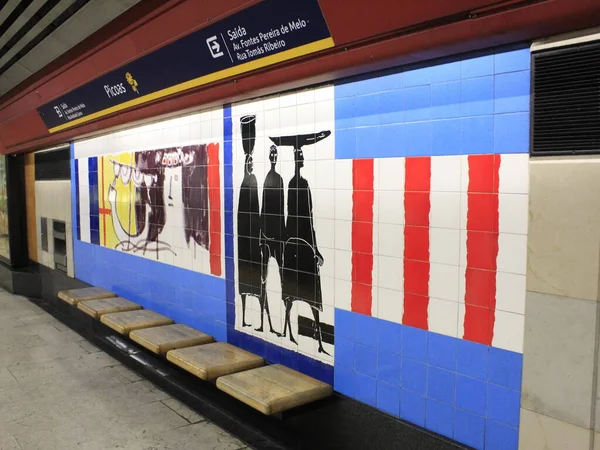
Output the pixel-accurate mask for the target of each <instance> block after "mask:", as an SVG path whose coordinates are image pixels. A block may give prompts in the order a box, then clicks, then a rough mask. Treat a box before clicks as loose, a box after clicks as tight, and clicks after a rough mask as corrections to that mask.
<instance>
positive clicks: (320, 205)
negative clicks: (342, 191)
mask: <svg viewBox="0 0 600 450" xmlns="http://www.w3.org/2000/svg"><path fill="white" fill-rule="evenodd" d="M316 194H317V192H316V191H315V192H314V194H313V195H314V197H313V216H314V217H315V221H316V219H317V218H319V217H320V218H323V219H335V195H336V191H335V190H333V189H319V190H318V201H317V199H316Z"/></svg>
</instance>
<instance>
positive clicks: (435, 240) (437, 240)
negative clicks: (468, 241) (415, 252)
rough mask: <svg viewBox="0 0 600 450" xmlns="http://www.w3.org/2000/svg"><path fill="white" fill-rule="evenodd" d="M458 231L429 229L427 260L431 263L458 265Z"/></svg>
mask: <svg viewBox="0 0 600 450" xmlns="http://www.w3.org/2000/svg"><path fill="white" fill-rule="evenodd" d="M459 252H460V230H451V229H450V228H430V229H429V260H430V261H431V262H433V263H441V264H450V265H454V266H458V265H459V264H460V255H459Z"/></svg>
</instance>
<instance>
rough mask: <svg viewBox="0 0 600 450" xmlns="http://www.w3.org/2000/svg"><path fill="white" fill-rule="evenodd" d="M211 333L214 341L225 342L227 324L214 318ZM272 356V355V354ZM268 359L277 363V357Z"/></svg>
mask: <svg viewBox="0 0 600 450" xmlns="http://www.w3.org/2000/svg"><path fill="white" fill-rule="evenodd" d="M213 333H214V334H213V337H214V338H215V340H216V341H219V342H227V324H226V323H225V322H221V321H220V320H215V321H214V327H213ZM270 347H275V346H274V345H271V346H270ZM275 348H277V347H275ZM267 356H268V354H267ZM272 356H274V354H273V355H272ZM269 361H270V362H271V363H273V364H278V363H279V358H273V359H269ZM275 361H277V363H275Z"/></svg>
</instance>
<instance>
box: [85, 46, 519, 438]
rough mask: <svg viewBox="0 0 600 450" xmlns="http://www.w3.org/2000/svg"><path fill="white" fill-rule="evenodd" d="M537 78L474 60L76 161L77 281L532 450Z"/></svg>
mask: <svg viewBox="0 0 600 450" xmlns="http://www.w3.org/2000/svg"><path fill="white" fill-rule="evenodd" d="M529 58H530V56H529V51H528V49H526V48H514V49H499V50H496V51H490V52H486V53H481V54H476V55H467V56H464V57H462V58H454V59H452V60H448V61H443V62H435V63H429V64H427V65H422V66H419V67H413V68H407V69H405V70H397V71H394V72H390V73H385V74H376V76H370V77H363V78H362V79H360V80H353V81H351V82H344V83H338V84H336V85H335V86H333V85H330V86H322V87H318V88H314V89H308V90H302V91H298V92H291V93H284V94H281V95H276V96H272V97H269V98H264V99H258V100H252V101H248V102H244V103H240V104H235V105H231V106H230V105H226V106H224V107H223V108H222V109H218V110H215V111H209V112H205V113H201V114H197V115H193V116H189V117H184V118H180V119H175V120H171V121H167V122H161V123H159V124H155V125H151V126H147V127H143V128H137V129H134V130H130V131H128V132H119V133H117V134H114V135H110V136H106V137H101V138H97V139H94V140H90V141H86V142H83V143H77V144H75V149H74V157H75V161H74V170H75V172H76V175H77V177H78V182H77V186H78V189H77V190H76V192H74V201H77V208H74V209H77V211H78V212H77V215H78V219H79V221H78V234H79V236H80V241H78V242H77V243H76V276H77V277H78V278H81V279H84V280H85V281H89V282H91V283H94V284H97V285H102V286H106V287H109V288H113V289H115V290H116V291H117V292H118V293H120V294H121V295H124V296H129V297H131V298H132V300H137V301H140V302H141V303H142V304H144V305H146V306H147V307H152V308H154V309H156V310H157V311H159V312H163V313H165V314H168V315H170V316H171V317H173V318H174V319H175V320H177V321H180V322H184V323H188V324H190V325H192V326H196V327H197V328H200V329H202V330H203V331H206V332H209V333H213V334H214V335H215V336H216V337H217V339H220V340H228V341H229V342H232V343H234V344H236V345H239V346H242V347H244V348H247V349H249V350H251V351H253V352H255V353H258V354H261V355H262V356H265V357H266V358H267V360H269V361H270V362H273V363H276V362H280V363H282V364H286V365H288V366H290V367H293V368H295V369H298V370H301V371H303V372H305V373H308V374H310V375H312V376H315V377H318V378H320V379H323V380H326V381H328V382H333V383H334V387H335V389H336V391H338V392H340V393H342V394H344V395H347V396H351V397H353V398H355V399H357V400H359V401H362V402H365V403H367V404H370V405H372V406H374V407H377V408H379V409H381V410H383V411H386V412H387V413H389V414H392V415H395V416H398V417H401V418H403V419H406V420H409V421H411V422H413V423H416V424H418V425H420V426H424V427H426V428H428V429H431V430H433V431H435V432H438V433H440V434H443V435H445V436H448V437H451V438H453V439H456V440H458V441H461V442H463V443H465V444H468V445H471V446H473V447H475V448H486V449H516V448H517V438H518V425H519V407H520V388H521V367H522V352H523V348H522V347H523V328H524V298H525V269H526V246H527V214H528V163H529V162H528V143H529V90H530V87H529ZM94 174H97V175H94ZM95 195H97V198H95V197H94V196H95ZM77 199H78V200H77ZM93 244H96V245H93ZM109 249H110V250H109ZM115 250H117V251H115ZM123 271H125V272H126V273H127V274H128V276H122V275H121V273H122V272H123ZM140 277H141V278H142V280H145V281H146V282H147V283H149V285H146V284H144V282H139V281H131V280H132V279H133V280H135V279H139V278H140Z"/></svg>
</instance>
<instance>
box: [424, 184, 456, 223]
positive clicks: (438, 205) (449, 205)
mask: <svg viewBox="0 0 600 450" xmlns="http://www.w3.org/2000/svg"><path fill="white" fill-rule="evenodd" d="M430 202H431V212H430V214H429V226H430V227H432V228H450V229H453V230H458V229H459V227H460V216H461V210H460V209H461V208H460V193H458V192H432V193H431V195H430Z"/></svg>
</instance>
